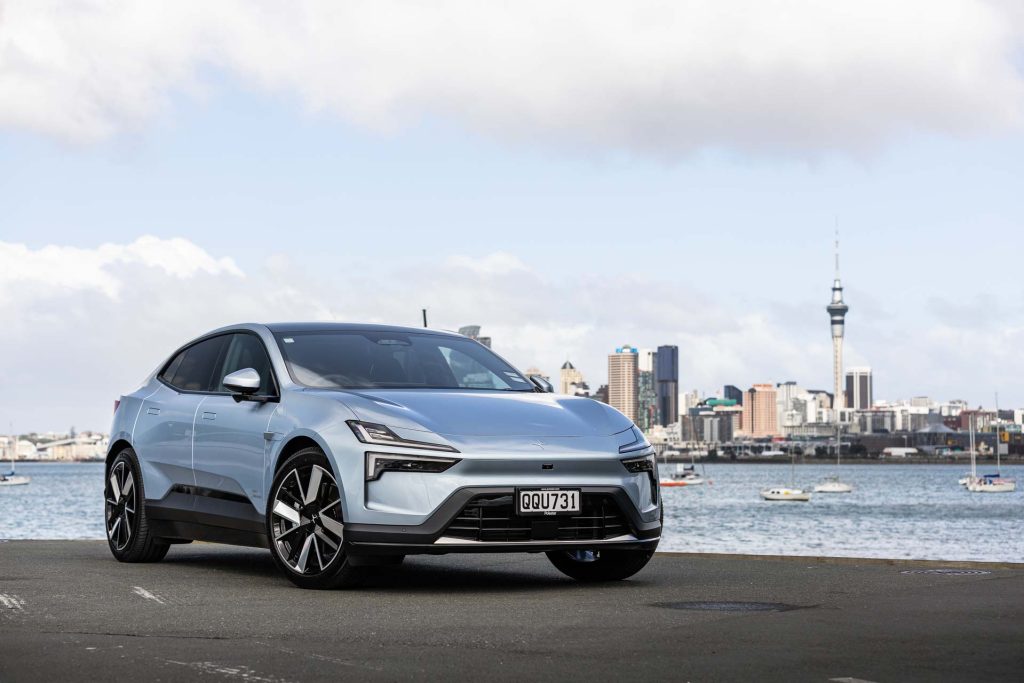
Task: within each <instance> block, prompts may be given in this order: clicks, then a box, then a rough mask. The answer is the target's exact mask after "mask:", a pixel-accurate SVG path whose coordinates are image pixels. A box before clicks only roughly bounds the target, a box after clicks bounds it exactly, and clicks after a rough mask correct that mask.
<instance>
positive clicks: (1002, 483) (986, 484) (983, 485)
mask: <svg viewBox="0 0 1024 683" xmlns="http://www.w3.org/2000/svg"><path fill="white" fill-rule="evenodd" d="M970 425H971V436H970V443H971V473H970V474H969V475H968V476H967V477H965V478H966V480H967V482H966V483H965V484H963V485H964V486H965V487H966V488H967V490H968V491H970V492H971V493H1013V492H1014V491H1016V490H1017V481H1016V480H1015V479H1013V478H1012V477H1004V476H1002V475H1001V474H1000V470H1002V463H1001V462H1000V459H999V426H998V424H997V425H996V471H995V472H994V473H992V474H983V475H981V476H980V477H979V476H978V459H977V455H976V453H975V450H974V416H973V415H971V419H970ZM960 481H961V482H963V479H961V480H960Z"/></svg>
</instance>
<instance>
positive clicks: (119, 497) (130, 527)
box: [103, 448, 170, 562]
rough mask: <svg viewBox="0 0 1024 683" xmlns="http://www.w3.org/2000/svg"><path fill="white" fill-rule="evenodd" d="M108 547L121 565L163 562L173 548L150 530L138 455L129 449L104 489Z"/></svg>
mask: <svg viewBox="0 0 1024 683" xmlns="http://www.w3.org/2000/svg"><path fill="white" fill-rule="evenodd" d="M103 498H104V511H105V514H104V520H105V527H106V530H107V545H108V546H109V547H110V552H111V554H113V556H114V557H115V558H116V559H117V560H118V561H119V562H159V561H160V560H162V559H164V556H165V555H167V550H168V548H169V547H170V546H168V545H167V543H166V542H165V541H164V540H163V539H159V538H157V537H156V536H154V535H153V534H152V533H151V532H150V530H149V518H148V517H147V516H146V494H145V489H144V488H143V484H142V471H141V469H140V468H139V461H138V458H137V457H136V456H135V451H134V450H132V449H131V448H125V449H124V450H123V451H121V452H120V453H118V454H117V457H116V458H114V462H112V463H111V464H110V469H108V470H107V477H106V483H104V485H103Z"/></svg>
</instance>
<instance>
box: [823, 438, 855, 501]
mask: <svg viewBox="0 0 1024 683" xmlns="http://www.w3.org/2000/svg"><path fill="white" fill-rule="evenodd" d="M842 450H843V442H842V439H841V435H840V431H839V423H838V422H837V423H836V472H837V474H833V475H832V476H830V477H825V481H823V482H821V483H820V484H818V485H817V486H815V487H814V492H815V493H850V492H851V491H853V486H852V485H851V484H847V483H846V482H843V481H840V480H839V474H838V471H839V462H840V460H841V458H842Z"/></svg>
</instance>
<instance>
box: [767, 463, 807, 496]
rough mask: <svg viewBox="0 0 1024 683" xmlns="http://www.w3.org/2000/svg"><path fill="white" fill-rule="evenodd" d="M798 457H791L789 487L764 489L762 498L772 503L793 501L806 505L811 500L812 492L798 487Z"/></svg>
mask: <svg viewBox="0 0 1024 683" xmlns="http://www.w3.org/2000/svg"><path fill="white" fill-rule="evenodd" d="M795 480H796V455H795V454H793V455H791V456H790V461H789V486H773V487H771V488H767V489H762V490H761V497H762V498H763V499H765V500H771V501H793V502H800V503H806V502H808V501H809V500H810V499H811V493H810V491H804V490H803V489H799V488H797V487H796V484H795V483H794V482H795Z"/></svg>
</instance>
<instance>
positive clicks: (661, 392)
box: [654, 346, 679, 427]
mask: <svg viewBox="0 0 1024 683" xmlns="http://www.w3.org/2000/svg"><path fill="white" fill-rule="evenodd" d="M654 383H655V388H656V392H657V396H658V422H659V424H660V425H661V426H662V427H667V426H668V425H670V424H674V423H675V422H676V421H678V420H679V347H678V346H659V347H658V352H657V354H656V356H655V359H654Z"/></svg>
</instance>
